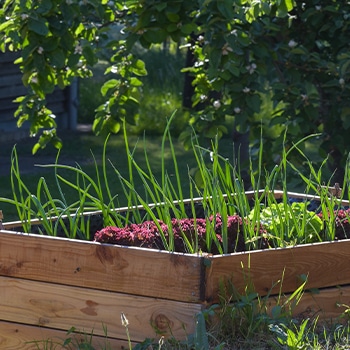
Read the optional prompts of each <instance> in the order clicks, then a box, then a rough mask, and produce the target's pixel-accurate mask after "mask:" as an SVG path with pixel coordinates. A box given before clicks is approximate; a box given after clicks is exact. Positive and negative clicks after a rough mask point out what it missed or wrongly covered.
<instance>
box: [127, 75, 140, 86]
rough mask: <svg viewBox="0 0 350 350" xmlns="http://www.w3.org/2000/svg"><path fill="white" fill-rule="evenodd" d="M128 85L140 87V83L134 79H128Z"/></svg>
mask: <svg viewBox="0 0 350 350" xmlns="http://www.w3.org/2000/svg"><path fill="white" fill-rule="evenodd" d="M130 85H131V86H142V81H141V80H140V79H138V78H136V77H132V78H131V79H130Z"/></svg>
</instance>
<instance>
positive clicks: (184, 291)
mask: <svg viewBox="0 0 350 350" xmlns="http://www.w3.org/2000/svg"><path fill="white" fill-rule="evenodd" d="M201 262H202V259H201V257H199V256H196V255H184V254H179V253H169V252H165V251H156V250H151V249H142V248H136V247H121V246H116V245H108V244H100V243H94V242H86V241H79V240H70V239H64V238H55V237H47V236H38V235H30V234H23V233H14V232H10V231H1V233H0V275H1V276H11V277H18V278H25V279H30V280H37V281H47V282H54V283H60V284H67V285H72V286H80V287H89V288H95V289H101V290H109V291H116V292H122V293H128V294H135V295H141V296H150V297H155V298H164V299H171V300H178V301H186V302H187V301H189V302H199V301H200V299H201V297H202V298H203V293H202V296H201Z"/></svg>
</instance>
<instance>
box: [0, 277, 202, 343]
mask: <svg viewBox="0 0 350 350" xmlns="http://www.w3.org/2000/svg"><path fill="white" fill-rule="evenodd" d="M0 291H1V298H0V310H1V315H0V318H1V319H2V320H3V321H11V322H17V323H22V324H28V325H33V326H34V325H36V326H41V327H49V328H54V329H61V330H67V329H69V328H71V327H72V326H74V327H76V328H78V329H83V330H84V331H86V332H87V333H88V332H91V331H93V334H96V335H100V336H103V335H104V327H107V330H108V336H109V337H111V338H117V339H124V340H127V338H126V332H125V327H124V326H122V324H121V321H120V315H121V313H122V312H123V313H124V314H125V315H126V317H127V319H128V321H129V331H130V336H131V339H132V340H133V341H136V342H140V341H143V340H144V339H146V338H152V337H154V336H156V331H155V329H159V330H160V331H161V332H162V334H164V335H165V336H170V335H173V336H174V337H175V338H176V339H185V338H186V336H187V335H188V334H191V333H193V332H194V324H195V318H194V317H195V315H196V314H197V313H199V312H200V311H201V308H202V307H201V305H199V304H193V303H183V302H177V301H170V300H164V299H156V298H147V297H139V296H132V295H127V294H121V293H111V292H105V291H101V290H94V289H87V288H79V287H71V286H64V285H58V284H52V283H44V282H36V281H29V280H22V279H15V278H9V277H0Z"/></svg>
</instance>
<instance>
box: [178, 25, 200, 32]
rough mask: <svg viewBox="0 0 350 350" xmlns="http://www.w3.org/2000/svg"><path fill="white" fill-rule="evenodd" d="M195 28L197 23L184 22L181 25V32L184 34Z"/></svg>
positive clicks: (193, 30)
mask: <svg viewBox="0 0 350 350" xmlns="http://www.w3.org/2000/svg"><path fill="white" fill-rule="evenodd" d="M196 30H197V25H196V24H194V23H186V24H184V25H182V26H181V32H182V33H184V34H191V33H193V32H195V31H196Z"/></svg>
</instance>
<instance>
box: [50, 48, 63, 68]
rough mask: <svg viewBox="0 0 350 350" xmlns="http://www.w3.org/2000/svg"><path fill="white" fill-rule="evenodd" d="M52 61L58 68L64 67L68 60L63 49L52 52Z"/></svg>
mask: <svg viewBox="0 0 350 350" xmlns="http://www.w3.org/2000/svg"><path fill="white" fill-rule="evenodd" d="M50 59H51V63H52V64H53V65H54V66H56V67H57V68H63V67H64V65H65V62H66V56H65V54H64V53H63V51H62V50H61V49H57V50H55V51H53V52H51V53H50Z"/></svg>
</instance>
